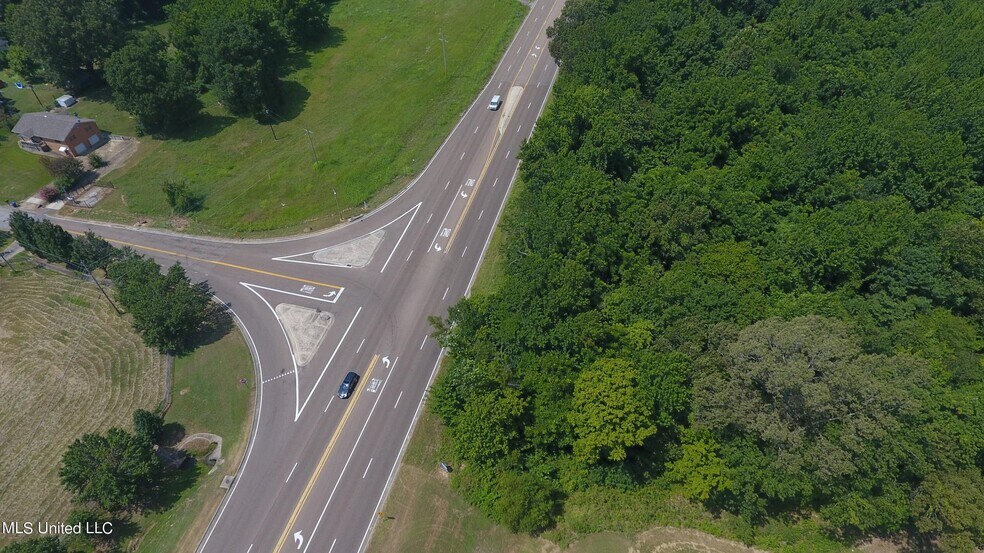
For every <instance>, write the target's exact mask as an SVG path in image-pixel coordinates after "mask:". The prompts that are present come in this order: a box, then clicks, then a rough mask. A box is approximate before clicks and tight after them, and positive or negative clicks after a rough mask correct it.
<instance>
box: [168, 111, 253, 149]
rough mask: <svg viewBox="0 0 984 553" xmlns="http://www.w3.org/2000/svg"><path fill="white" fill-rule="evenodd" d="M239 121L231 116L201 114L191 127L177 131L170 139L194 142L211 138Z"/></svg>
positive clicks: (169, 136) (170, 135)
mask: <svg viewBox="0 0 984 553" xmlns="http://www.w3.org/2000/svg"><path fill="white" fill-rule="evenodd" d="M236 121H238V119H237V118H235V117H232V116H231V115H214V114H211V113H204V112H201V113H199V114H198V115H197V116H196V117H195V119H194V120H193V121H192V123H191V125H190V126H188V127H187V128H185V129H182V130H180V131H175V132H173V133H171V134H169V135H167V137H168V138H171V139H173V140H183V141H185V142H194V141H196V140H201V139H203V138H209V137H211V136H215V135H216V134H219V133H220V132H222V130H223V129H225V128H226V127H228V126H229V125H232V124H233V123H235V122H236Z"/></svg>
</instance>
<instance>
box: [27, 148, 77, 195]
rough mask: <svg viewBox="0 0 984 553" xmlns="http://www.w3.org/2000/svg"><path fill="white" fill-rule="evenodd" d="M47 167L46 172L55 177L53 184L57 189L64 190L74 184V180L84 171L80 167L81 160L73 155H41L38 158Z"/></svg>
mask: <svg viewBox="0 0 984 553" xmlns="http://www.w3.org/2000/svg"><path fill="white" fill-rule="evenodd" d="M38 162H39V163H41V165H42V166H43V167H44V168H45V169H47V171H48V173H49V174H50V175H51V176H52V177H55V186H56V187H58V190H59V191H61V192H65V191H67V190H68V189H70V188H71V187H72V185H73V184H75V181H77V180H78V179H79V177H81V176H82V174H83V173H85V170H84V169H83V168H82V160H80V159H78V158H74V157H47V156H45V157H42V158H41V159H39V160H38Z"/></svg>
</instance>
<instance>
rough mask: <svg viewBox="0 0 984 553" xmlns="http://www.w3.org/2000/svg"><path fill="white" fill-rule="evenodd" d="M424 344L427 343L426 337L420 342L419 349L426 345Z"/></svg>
mask: <svg viewBox="0 0 984 553" xmlns="http://www.w3.org/2000/svg"><path fill="white" fill-rule="evenodd" d="M426 343H427V336H424V339H423V340H421V341H420V349H421V350H422V349H424V344H426ZM417 351H420V350H417Z"/></svg>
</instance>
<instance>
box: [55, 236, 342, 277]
mask: <svg viewBox="0 0 984 553" xmlns="http://www.w3.org/2000/svg"><path fill="white" fill-rule="evenodd" d="M70 232H71V233H72V234H76V235H79V236H81V235H82V234H83V233H81V232H74V231H70ZM107 242H111V243H114V244H120V245H122V246H130V247H131V248H134V249H138V250H146V251H149V252H155V253H161V254H164V255H170V256H172V257H178V258H185V259H191V260H192V261H199V262H201V263H209V264H211V265H220V266H222V267H229V268H232V269H239V270H240V271H248V272H250V273H257V274H261V275H267V276H272V277H276V278H283V279H287V280H293V281H295V282H303V283H304V284H313V285H315V286H324V287H325V288H334V289H335V290H339V291H341V290H344V287H342V286H339V285H337V284H328V283H327V282H318V281H316V280H308V279H306V278H300V277H295V276H290V275H284V274H281V273H274V272H270V271H264V270H263V269H257V268H255V267H246V266H244V265H236V264H235V263H226V262H225V261H218V260H216V259H205V258H204V257H195V256H193V255H186V254H183V253H178V252H172V251H170V250H162V249H159V248H152V247H150V246H144V245H141V244H134V243H132V242H124V241H122V240H107Z"/></svg>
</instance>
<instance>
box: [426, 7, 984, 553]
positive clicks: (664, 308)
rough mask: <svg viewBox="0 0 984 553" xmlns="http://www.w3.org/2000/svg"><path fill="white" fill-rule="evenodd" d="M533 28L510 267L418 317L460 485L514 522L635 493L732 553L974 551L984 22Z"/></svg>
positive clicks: (979, 518) (517, 525) (576, 19)
mask: <svg viewBox="0 0 984 553" xmlns="http://www.w3.org/2000/svg"><path fill="white" fill-rule="evenodd" d="M550 36H551V44H550V49H551V52H552V53H553V55H554V56H555V57H556V58H557V60H558V61H559V62H560V64H561V65H560V67H561V74H560V77H559V80H558V82H557V83H556V86H555V94H554V99H553V102H552V104H551V106H550V107H549V108H548V109H547V111H546V112H545V114H544V116H543V118H542V119H541V120H540V122H539V124H538V126H537V129H536V132H535V133H534V134H533V136H532V138H531V140H530V141H529V143H528V144H527V145H526V146H525V147H524V149H523V151H522V160H523V164H522V169H521V178H522V181H523V187H522V188H521V189H520V190H519V192H518V193H517V195H516V196H515V197H513V198H512V200H511V204H510V208H509V210H508V211H507V217H506V218H505V220H504V223H503V225H502V227H501V231H502V232H504V234H505V241H504V245H503V248H502V266H503V275H502V277H501V278H500V280H499V281H498V283H497V286H496V291H495V292H494V293H491V294H485V295H477V296H475V297H472V298H469V299H465V300H462V301H461V302H460V303H458V304H457V305H456V306H454V307H453V308H452V309H451V310H450V312H449V315H448V317H447V319H446V320H442V321H440V322H439V323H437V326H438V336H439V338H440V340H441V342H442V344H443V345H444V346H446V347H447V348H448V350H449V352H450V360H449V362H448V364H447V366H446V368H445V370H444V372H443V373H442V374H441V375H440V377H439V379H438V381H437V383H436V384H435V387H434V389H433V394H432V399H431V407H432V409H433V410H434V411H435V412H436V413H437V414H438V415H439V416H440V417H441V419H442V420H443V422H444V423H445V425H446V432H447V436H448V438H449V440H450V442H451V443H452V444H453V454H454V456H455V457H456V460H457V462H458V464H459V466H460V467H461V468H460V469H459V470H457V471H456V472H455V473H454V475H453V485H454V486H455V487H456V488H457V489H458V490H459V491H460V492H462V493H463V494H464V495H465V496H466V497H467V498H468V499H469V501H471V502H472V503H473V504H475V505H477V506H478V507H480V508H481V509H482V510H484V511H485V512H486V513H488V514H489V515H491V516H492V517H493V518H494V519H495V520H497V521H499V522H500V523H503V524H505V525H507V526H509V527H511V528H512V529H514V530H520V531H530V532H538V531H542V530H544V529H549V528H551V527H552V526H553V525H555V524H560V523H562V522H563V521H564V520H565V517H569V516H572V515H571V506H572V502H573V501H574V500H575V499H578V498H580V503H579V505H578V509H580V510H584V509H585V508H586V507H585V504H586V503H588V501H586V500H585V499H584V498H585V497H590V498H593V499H592V500H591V501H594V502H596V503H597V504H598V505H597V510H596V511H595V513H596V515H597V517H596V518H600V519H605V518H606V517H607V516H610V515H609V514H608V511H607V510H606V507H605V501H606V500H605V498H606V497H609V495H610V496H612V497H614V496H617V495H618V494H623V496H624V494H625V493H626V492H627V491H629V492H631V491H632V490H639V489H646V490H650V491H653V490H656V491H658V492H659V493H658V494H657V495H658V496H659V497H663V498H668V497H673V496H676V497H685V498H687V500H689V501H690V502H691V504H699V505H701V506H702V507H703V508H704V509H706V512H708V513H712V514H714V516H717V517H731V520H736V521H737V522H735V523H734V527H735V528H743V529H744V530H742V531H735V532H733V533H734V534H736V535H739V537H742V538H743V539H745V540H746V541H749V542H755V540H756V537H755V536H756V533H757V532H760V531H761V529H762V528H763V527H765V525H767V524H768V523H769V522H770V521H776V520H787V521H789V520H807V521H811V522H810V523H811V524H814V525H816V526H817V527H818V528H819V529H820V530H819V531H820V532H822V533H823V534H824V535H825V536H828V537H829V538H830V539H831V540H836V541H837V542H840V543H844V544H847V543H853V542H855V541H856V540H859V539H863V538H866V537H870V536H886V535H892V536H905V537H906V539H908V540H910V543H914V544H916V546H917V547H918V548H940V549H942V550H944V551H971V550H973V549H974V548H975V547H981V546H984V476H982V469H984V369H982V357H981V353H982V349H984V341H982V336H984V335H982V329H984V223H982V220H981V216H982V215H984V4H982V3H981V2H979V1H978V0H937V1H922V0H569V1H568V2H567V6H566V8H565V9H564V12H563V15H562V17H561V18H560V19H559V20H558V21H556V22H555V24H554V27H553V28H552V30H551V35H550ZM660 494H662V495H660ZM652 505H653V503H646V502H640V503H638V504H637V505H636V507H635V508H636V509H638V510H646V509H650V508H653V509H654V508H655V507H652ZM640 520H641V522H642V523H644V522H646V519H645V513H643V516H642V518H641V519H640ZM652 520H653V521H655V520H656V518H655V517H654V518H652ZM606 524H607V525H608V526H606ZM606 527H619V528H624V527H623V526H618V525H617V524H616V523H614V522H613V521H605V520H603V521H600V522H599V523H598V525H597V526H596V528H606Z"/></svg>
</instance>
